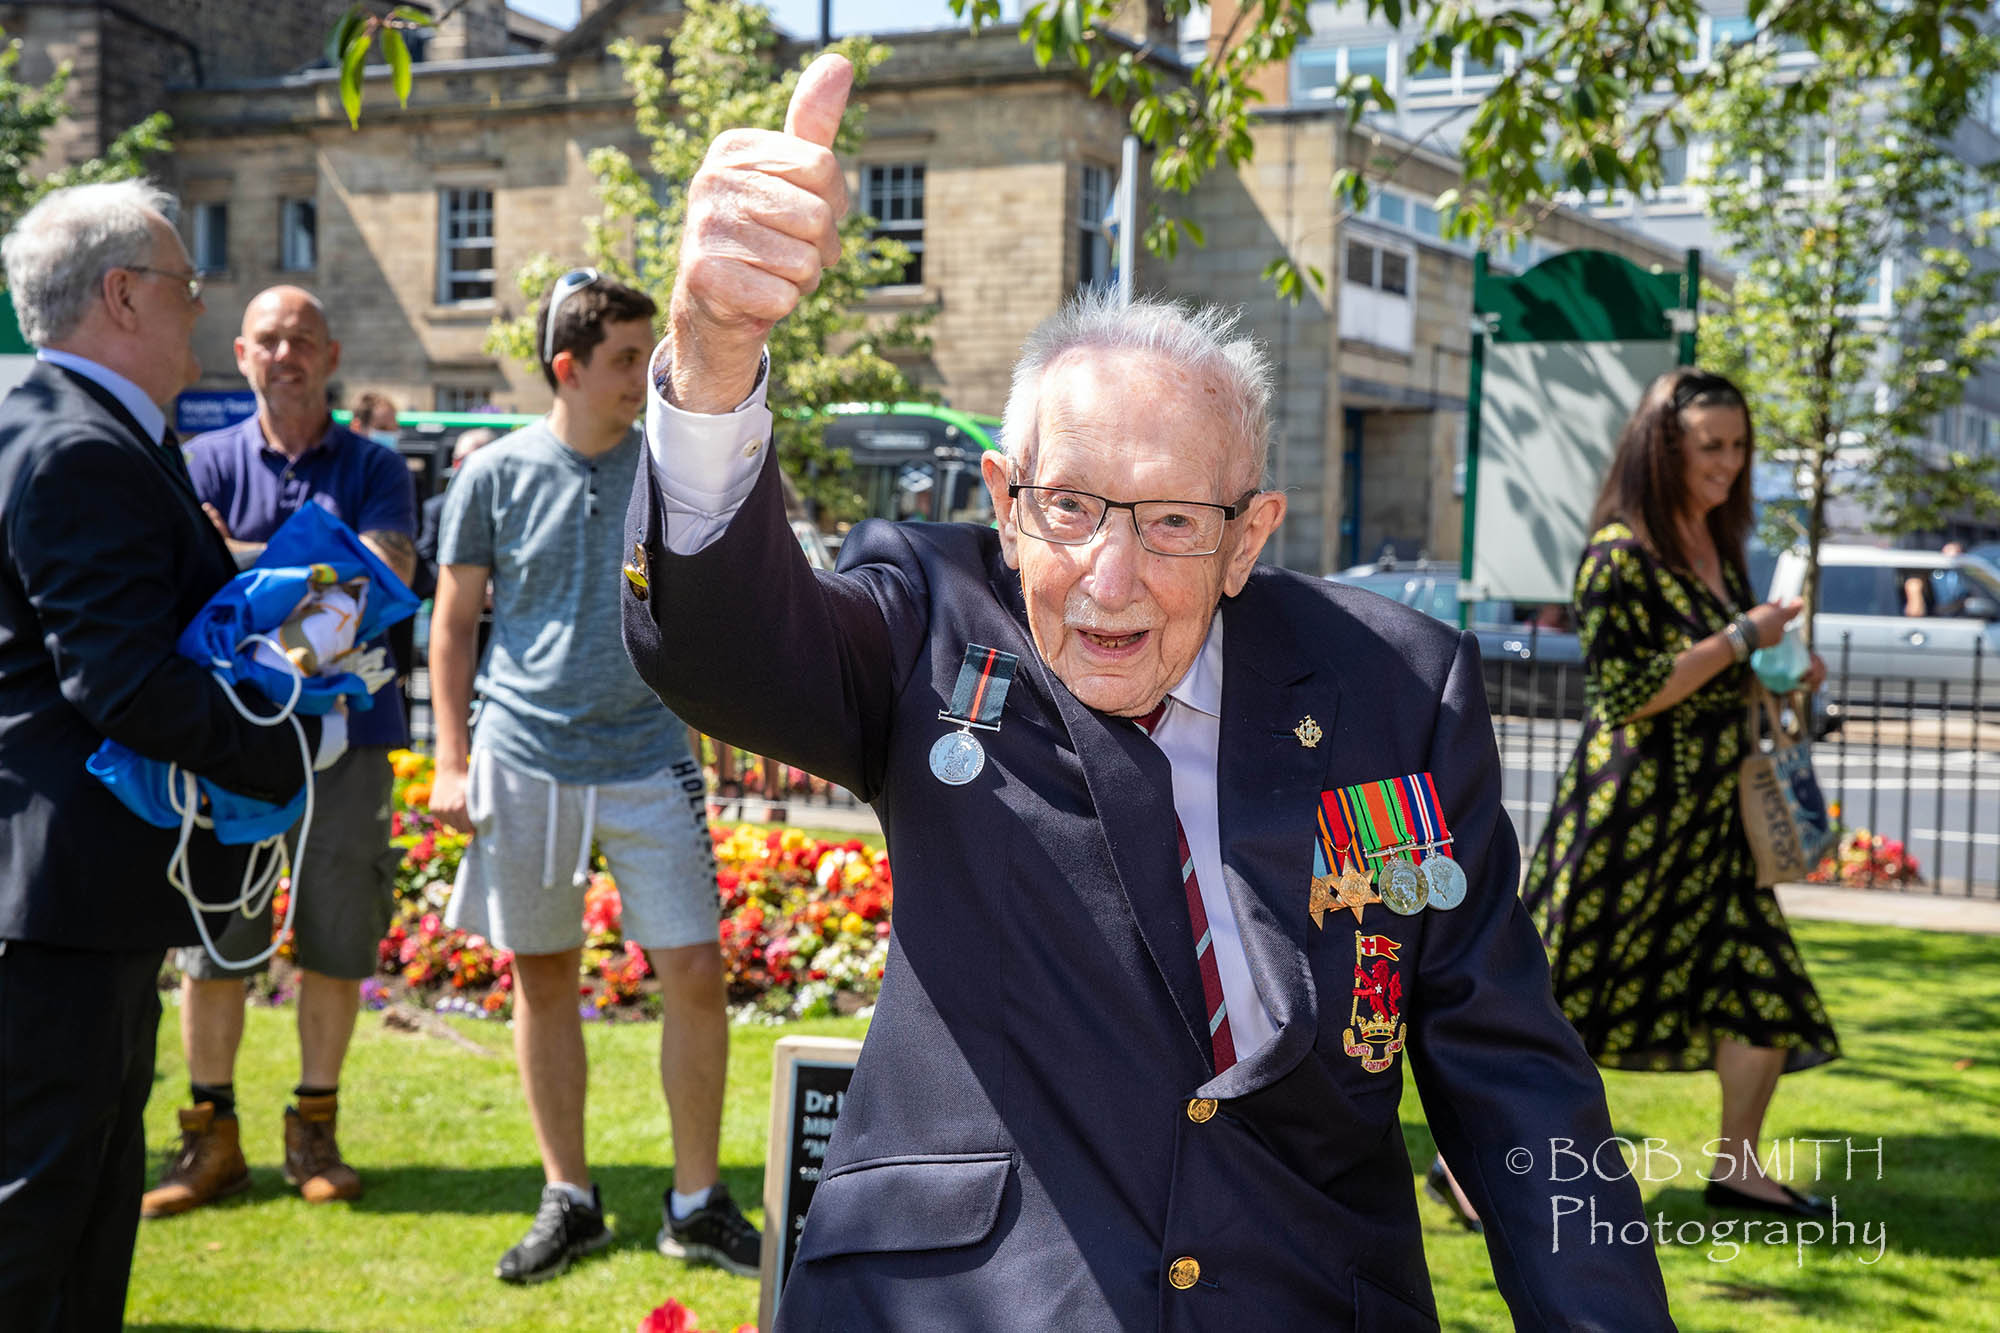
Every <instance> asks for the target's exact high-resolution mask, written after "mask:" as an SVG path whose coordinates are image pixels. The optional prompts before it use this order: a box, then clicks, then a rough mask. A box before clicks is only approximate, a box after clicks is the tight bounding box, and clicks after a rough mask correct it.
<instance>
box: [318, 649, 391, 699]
mask: <svg viewBox="0 0 2000 1333" xmlns="http://www.w3.org/2000/svg"><path fill="white" fill-rule="evenodd" d="M327 666H328V667H330V668H332V669H333V670H335V671H352V672H353V673H354V674H355V675H357V676H359V677H361V683H362V684H363V685H366V686H367V687H368V692H369V693H370V694H373V693H375V692H376V691H377V690H379V689H381V688H382V687H383V686H384V685H387V684H388V683H389V682H390V681H392V680H394V679H395V678H396V668H395V666H394V664H392V663H391V662H390V661H389V650H388V649H386V648H382V647H375V648H350V649H348V650H347V651H346V652H344V653H342V654H341V655H340V656H338V657H336V658H334V659H333V660H332V661H330V662H328V663H327Z"/></svg>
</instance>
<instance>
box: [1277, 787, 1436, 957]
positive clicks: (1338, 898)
mask: <svg viewBox="0 0 2000 1333" xmlns="http://www.w3.org/2000/svg"><path fill="white" fill-rule="evenodd" d="M1451 843H1452V838H1451V830H1450V829H1448V828H1447V827H1446V826H1445V822H1444V811H1443V809H1442V807H1441V806H1440V804H1439V802H1438V797H1437V787H1436V785H1435V784H1434V783H1433V782H1432V781H1431V775H1430V774H1429V773H1412V774H1409V775H1408V776H1406V777H1400V778H1384V779H1381V780H1379V781H1375V782H1363V783H1357V784H1356V785H1354V786H1352V787H1342V788H1340V789H1338V790H1335V791H1328V792H1322V793H1321V794H1320V808H1319V829H1318V836H1317V837H1316V838H1315V839H1314V847H1313V881H1312V894H1311V898H1310V900H1309V901H1308V903H1307V910H1308V911H1310V912H1311V913H1312V918H1313V924H1314V925H1316V926H1323V925H1324V921H1323V919H1322V918H1323V915H1324V913H1325V912H1327V911H1328V910H1338V909H1339V908H1343V907H1345V908H1348V909H1349V910H1351V911H1352V912H1353V913H1354V919H1355V921H1356V922H1357V923H1359V922H1360V920H1361V909H1362V908H1363V907H1365V906H1366V905H1367V904H1369V903H1372V902H1379V903H1381V904H1382V905H1383V906H1385V907H1387V908H1388V909H1389V910H1390V911H1392V912H1394V913H1396V914H1397V915H1399V916H1414V915H1416V914H1417V913H1418V912H1421V911H1423V910H1424V908H1426V907H1432V908H1436V909H1438V910H1439V911H1449V910H1450V909H1452V908H1454V907H1457V906H1458V905H1459V904H1460V903H1462V902H1464V901H1465V890H1466V881H1465V871H1464V869H1463V868H1461V867H1460V866H1459V864H1458V862H1456V861H1454V860H1452V859H1451V857H1450V856H1449V855H1448V854H1447V853H1446V852H1445V850H1444V849H1445V848H1448V847H1450V846H1451Z"/></svg>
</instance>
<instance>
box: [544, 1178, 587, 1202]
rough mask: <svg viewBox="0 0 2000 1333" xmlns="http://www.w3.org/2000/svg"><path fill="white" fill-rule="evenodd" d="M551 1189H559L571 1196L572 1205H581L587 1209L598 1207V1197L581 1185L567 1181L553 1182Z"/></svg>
mask: <svg viewBox="0 0 2000 1333" xmlns="http://www.w3.org/2000/svg"><path fill="white" fill-rule="evenodd" d="M549 1187H550V1188H551V1189H559V1190H561V1191H562V1192H563V1193H564V1194H567V1195H569V1201H570V1202H571V1203H580V1204H582V1205H583V1206H584V1207H586V1208H595V1207H596V1206H597V1196H595V1195H594V1194H592V1193H591V1192H590V1191H589V1190H587V1189H585V1188H584V1187H583V1186H581V1185H572V1184H570V1183H569V1182H568V1181H567V1180H551V1181H550V1182H549Z"/></svg>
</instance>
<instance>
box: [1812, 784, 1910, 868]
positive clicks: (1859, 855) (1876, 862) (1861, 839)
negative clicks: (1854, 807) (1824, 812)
mask: <svg viewBox="0 0 2000 1333" xmlns="http://www.w3.org/2000/svg"><path fill="white" fill-rule="evenodd" d="M1828 813H1830V814H1831V815H1832V816H1833V826H1834V828H1836V829H1838V830H1839V832H1840V842H1839V843H1838V844H1837V845H1836V847H1835V848H1834V852H1833V855H1831V856H1829V857H1827V858H1826V859H1825V860H1823V861H1821V862H1820V863H1819V869H1817V870H1815V871H1813V872H1812V873H1811V874H1809V875H1807V876H1806V880H1807V882H1808V883H1812V884H1845V885H1848V886H1850V887H1855V888H1866V887H1869V886H1875V887H1886V888H1896V887H1900V886H1902V885H1905V884H1921V883H1923V882H1924V881H1923V875H1922V872H1921V871H1920V870H1919V868H1918V866H1917V858H1916V857H1915V856H1914V855H1913V854H1912V853H1911V852H1910V850H1909V849H1908V848H1906V847H1905V846H1903V844H1902V843H1901V842H1900V841H1898V840H1897V839H1895V838H1885V837H1883V836H1882V835H1881V834H1879V833H1870V832H1869V831H1868V830H1867V829H1865V828H1848V827H1847V826H1846V825H1844V824H1842V823H1841V822H1840V806H1839V804H1838V803H1835V804H1834V805H1833V806H1832V807H1831V808H1830V809H1829V812H1828Z"/></svg>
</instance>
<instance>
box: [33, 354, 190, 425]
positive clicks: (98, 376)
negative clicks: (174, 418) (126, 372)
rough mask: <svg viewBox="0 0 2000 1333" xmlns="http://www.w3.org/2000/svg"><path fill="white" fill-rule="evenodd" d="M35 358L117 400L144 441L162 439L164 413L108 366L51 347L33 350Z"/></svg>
mask: <svg viewBox="0 0 2000 1333" xmlns="http://www.w3.org/2000/svg"><path fill="white" fill-rule="evenodd" d="M35 359H36V360H37V361H46V362H48V363H49V364H50V365H52V366H61V367H62V368H63V369H64V370H73V371H75V372H76V373H77V374H79V375H81V376H83V377H84V378H85V379H87V380H89V381H90V382H91V383H92V384H95V385H97V386H98V387H99V388H101V389H103V390H104V391H105V392H106V393H108V394H110V395H111V396H112V397H113V398H116V399H117V400H118V403H119V406H121V407H123V408H124V409H125V410H126V411H127V412H130V413H131V414H132V420H134V421H136V422H138V423H139V429H140V430H143V431H145V432H146V438H147V439H149V440H151V441H152V442H153V443H154V444H158V443H159V442H160V441H161V439H162V438H164V437H165V435H166V430H167V414H166V413H165V412H163V411H161V410H160V405H159V404H158V403H156V402H154V401H153V400H152V399H151V398H148V397H147V396H146V391H145V390H144V389H142V388H140V387H139V386H138V385H136V384H134V383H133V382H132V381H131V380H128V379H126V378H125V377H124V376H123V375H120V374H119V373H118V372H117V371H115V370H113V369H112V368H111V367H109V366H101V365H99V364H98V363H97V362H95V361H92V360H91V359H90V358H89V357H87V356H78V355H77V354H76V353H74V352H63V351H58V350H57V349H55V348H53V347H38V348H36V349H35Z"/></svg>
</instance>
